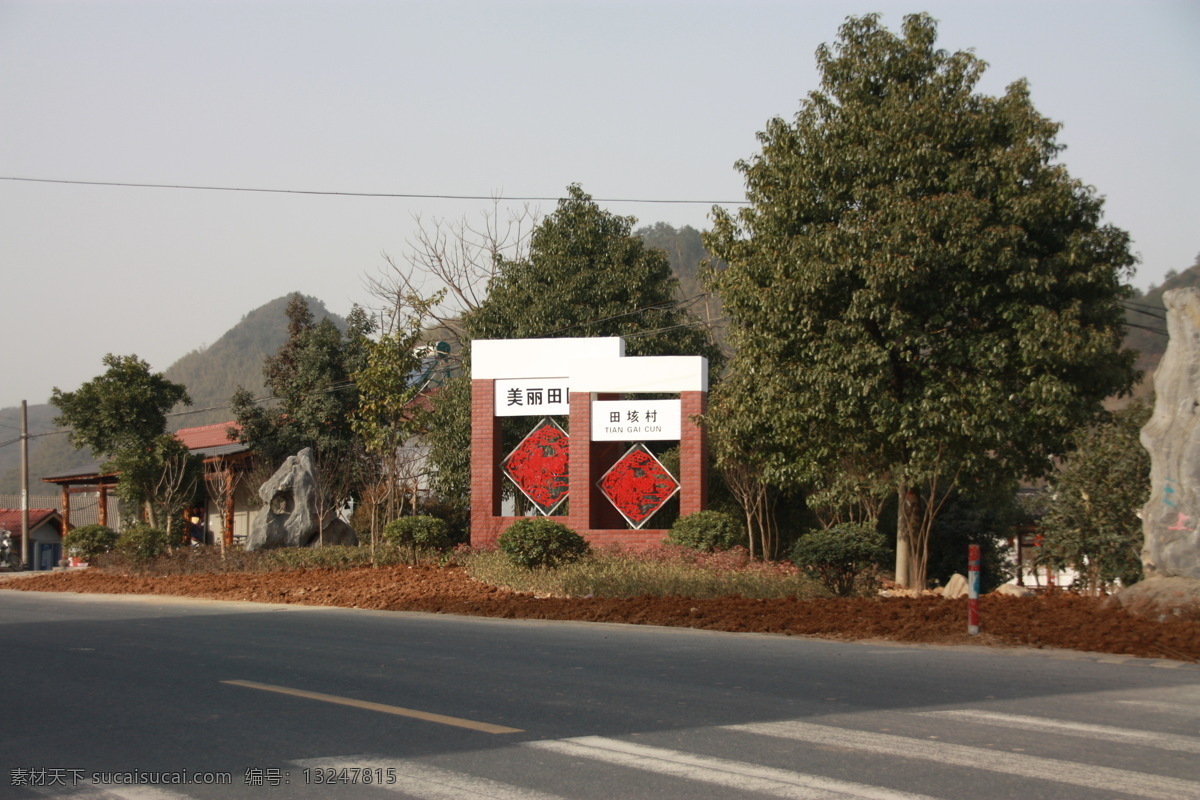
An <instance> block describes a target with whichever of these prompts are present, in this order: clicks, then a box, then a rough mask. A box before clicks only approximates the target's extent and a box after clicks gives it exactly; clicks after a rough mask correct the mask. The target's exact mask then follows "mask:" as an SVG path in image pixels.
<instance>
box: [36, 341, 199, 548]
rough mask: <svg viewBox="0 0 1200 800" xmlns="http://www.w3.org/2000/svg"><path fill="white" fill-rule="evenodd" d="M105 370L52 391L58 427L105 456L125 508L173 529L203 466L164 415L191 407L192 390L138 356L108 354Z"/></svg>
mask: <svg viewBox="0 0 1200 800" xmlns="http://www.w3.org/2000/svg"><path fill="white" fill-rule="evenodd" d="M104 364H105V365H106V366H107V367H108V370H107V371H106V372H105V373H104V374H103V375H100V376H97V377H96V378H93V379H92V380H90V381H88V382H87V383H85V384H83V385H82V386H80V387H79V389H77V390H76V391H74V392H63V391H61V390H60V389H58V388H57V387H56V388H55V389H54V393H53V396H52V397H51V399H50V402H51V403H53V404H54V405H55V406H57V407H58V409H59V410H60V411H61V412H62V414H61V415H60V416H58V417H56V418H55V420H54V422H55V424H56V425H69V426H71V433H70V438H71V443H72V444H74V445H75V446H76V447H89V448H91V449H92V450H93V451H94V452H96V453H99V454H102V455H105V456H107V457H108V458H109V459H110V460H109V462H108V463H107V465H106V466H107V468H108V469H111V470H113V471H114V472H118V473H119V474H120V477H119V479H118V482H117V494H118V496H119V497H120V498H121V501H122V504H123V505H122V509H123V513H124V514H125V515H127V516H130V517H134V516H136V514H137V511H138V510H140V509H145V511H146V512H147V514H148V517H149V519H150V523H151V525H153V526H155V527H159V526H162V527H164V528H165V529H166V530H167V531H168V533H170V532H171V530H172V527H173V526H174V525H176V524H178V523H179V521H180V520H179V517H180V514H181V513H182V511H183V509H184V507H185V506H186V505H187V504H188V503H189V502H190V501H191V500H192V499H193V495H194V494H195V490H196V485H197V479H198V477H199V466H198V463H197V459H195V458H194V457H193V456H192V455H191V454H190V453H189V452H188V450H187V447H185V446H184V445H183V443H182V442H180V441H179V440H178V439H176V438H175V437H174V436H172V435H171V434H169V433H167V432H166V430H167V412H168V411H170V410H171V408H173V407H174V406H175V405H176V404H177V403H183V404H184V405H191V403H192V401H191V398H190V397H189V396H188V392H187V388H186V387H184V386H183V385H182V384H179V383H172V382H171V381H169V380H167V379H166V378H165V377H163V375H162V373H152V372H151V371H150V365H149V364H148V363H146V362H145V361H143V360H141V359H140V358H138V357H137V356H136V355H129V356H116V355H113V354H112V353H109V354H108V355H106V356H105V357H104Z"/></svg>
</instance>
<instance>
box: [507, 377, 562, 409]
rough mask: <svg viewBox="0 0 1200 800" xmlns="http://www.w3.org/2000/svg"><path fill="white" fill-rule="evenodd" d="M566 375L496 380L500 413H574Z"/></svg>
mask: <svg viewBox="0 0 1200 800" xmlns="http://www.w3.org/2000/svg"><path fill="white" fill-rule="evenodd" d="M567 383H568V381H567V379H566V378H520V379H518V380H498V381H496V383H495V386H496V397H495V408H496V416H497V417H548V416H555V415H558V414H570V413H571V392H570V390H568V389H567Z"/></svg>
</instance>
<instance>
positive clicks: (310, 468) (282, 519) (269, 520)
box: [246, 447, 358, 550]
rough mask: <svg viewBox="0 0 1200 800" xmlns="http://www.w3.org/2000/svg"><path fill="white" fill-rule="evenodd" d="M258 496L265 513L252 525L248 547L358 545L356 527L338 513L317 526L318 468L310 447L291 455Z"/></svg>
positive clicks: (330, 514)
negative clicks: (342, 518)
mask: <svg viewBox="0 0 1200 800" xmlns="http://www.w3.org/2000/svg"><path fill="white" fill-rule="evenodd" d="M258 496H259V497H260V498H262V501H263V513H262V514H260V515H259V516H258V518H257V519H255V520H254V524H253V525H252V526H251V528H250V535H249V536H248V537H247V539H246V549H247V550H267V549H270V548H272V547H314V546H317V545H320V544H327V545H330V544H349V545H354V544H358V537H357V536H356V535H355V534H354V529H353V528H351V527H350V526H349V525H347V524H346V523H345V522H343V521H342V520H340V519H338V518H337V516H336V515H335V514H332V513H329V514H327V515H326V519H325V521H324V525H321V526H318V524H317V520H318V517H317V480H316V467H315V465H314V464H313V456H312V450H311V449H310V448H308V447H306V448H304V449H303V450H301V451H300V452H299V453H297V454H296V455H294V456H289V457H288V460H287V461H285V462H283V466H281V467H280V468H279V469H277V470H276V471H275V474H274V475H272V476H271V478H270V480H268V481H267V482H266V483H264V484H263V485H262V486H260V487H259V489H258Z"/></svg>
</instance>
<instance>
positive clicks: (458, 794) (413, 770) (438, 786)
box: [291, 755, 563, 800]
mask: <svg viewBox="0 0 1200 800" xmlns="http://www.w3.org/2000/svg"><path fill="white" fill-rule="evenodd" d="M291 763H293V764H296V765H297V766H299V767H307V768H309V769H334V770H338V771H340V770H342V769H353V768H355V767H361V768H363V769H370V770H372V771H374V770H383V773H382V774H383V775H384V776H385V779H386V776H387V774H388V772H387V771H388V770H395V773H394V774H395V776H396V782H395V783H387V782H383V783H379V782H375V783H372V784H370V785H371V786H372V787H374V788H376V789H387V790H388V791H392V792H402V793H404V794H408V795H412V796H413V797H420V798H424V800H478V798H487V800H563V798H561V797H559V796H558V795H552V794H545V793H543V792H538V791H535V790H533V789H524V788H522V787H520V786H513V785H512V784H508V783H501V782H499V781H493V780H490V779H488V778H477V777H475V776H473V775H466V774H463V773H461V772H451V771H449V770H444V769H438V768H437V767H430V766H427V765H425V764H420V763H418V762H416V761H404V760H393V759H386V758H379V757H378V756H368V755H364V756H346V757H341V758H307V759H304V760H303V761H293V762H291ZM295 777H296V776H295V775H293V776H292V778H293V779H295ZM340 786H341V785H340V784H331V788H340Z"/></svg>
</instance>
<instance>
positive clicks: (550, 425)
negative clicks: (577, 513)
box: [500, 417, 570, 516]
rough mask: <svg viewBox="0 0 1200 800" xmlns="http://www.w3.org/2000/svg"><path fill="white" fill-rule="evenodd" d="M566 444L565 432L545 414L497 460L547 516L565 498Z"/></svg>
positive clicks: (566, 474)
mask: <svg viewBox="0 0 1200 800" xmlns="http://www.w3.org/2000/svg"><path fill="white" fill-rule="evenodd" d="M569 445H570V437H569V436H568V435H567V432H566V431H564V430H563V429H562V428H560V427H559V426H558V425H556V424H555V422H554V420H552V419H550V418H549V417H544V418H543V419H542V420H541V421H540V422H538V424H537V426H536V427H535V428H534V429H533V430H532V431H530V432H529V435H528V436H526V437H525V438H524V439H522V440H521V443H520V444H519V445H517V446H516V447H515V448H514V449H513V451H512V452H511V453H509V454H508V455H507V456H505V458H504V460H503V461H501V462H500V469H501V471H502V472H503V474H504V476H505V477H506V478H508V479H509V480H510V481H512V482H513V485H514V486H516V487H517V489H518V490H520V492H521V494H523V495H525V496H526V497H528V498H529V501H530V502H531V503H533V504H534V506H536V507H537V509H538V511H540V512H542V513H543V514H545V515H547V516H548V515H550V514H551V513H553V511H554V509H556V508H558V507H559V505H561V504H562V502H563V501H564V500H566V499H567V492H568V490H569V488H570V486H569V481H568V455H569V450H570V448H569Z"/></svg>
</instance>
